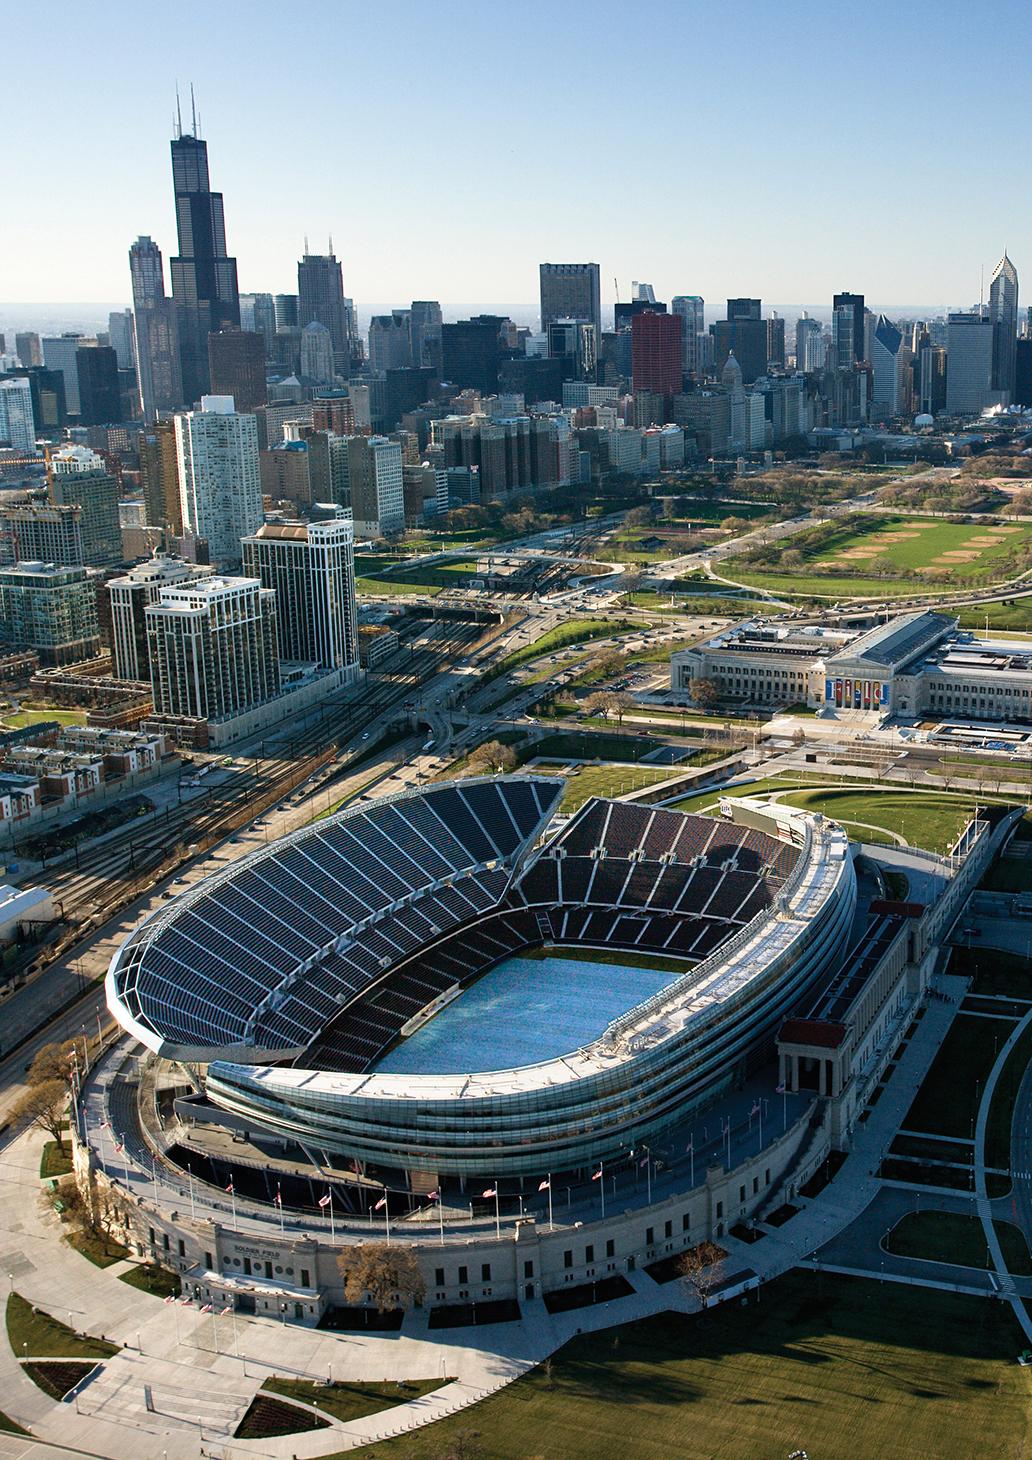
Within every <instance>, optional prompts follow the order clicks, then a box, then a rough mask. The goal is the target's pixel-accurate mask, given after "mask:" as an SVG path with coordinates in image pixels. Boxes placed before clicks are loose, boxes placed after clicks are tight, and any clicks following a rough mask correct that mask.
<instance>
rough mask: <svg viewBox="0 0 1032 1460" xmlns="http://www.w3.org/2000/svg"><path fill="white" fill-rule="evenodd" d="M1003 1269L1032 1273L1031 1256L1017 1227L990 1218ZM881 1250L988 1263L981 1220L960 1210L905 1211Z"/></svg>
mask: <svg viewBox="0 0 1032 1460" xmlns="http://www.w3.org/2000/svg"><path fill="white" fill-rule="evenodd" d="M993 1226H994V1228H995V1229H996V1235H997V1237H998V1238H999V1241H1000V1247H1001V1249H1002V1251H1003V1259H1004V1262H1005V1263H1006V1266H1007V1271H1008V1272H1010V1273H1013V1274H1014V1275H1015V1276H1016V1277H1028V1276H1029V1275H1030V1274H1032V1256H1030V1254H1029V1250H1028V1243H1027V1242H1026V1240H1025V1235H1024V1233H1023V1232H1022V1231H1021V1229H1020V1227H1015V1226H1014V1225H1013V1223H1011V1222H999V1221H994V1222H993ZM884 1245H885V1250H886V1251H887V1252H894V1253H895V1254H896V1255H897V1256H898V1257H916V1258H920V1259H922V1260H923V1261H925V1262H951V1263H956V1264H957V1265H958V1266H960V1267H977V1268H981V1269H982V1270H983V1271H985V1270H987V1269H988V1268H990V1267H991V1266H992V1263H991V1262H990V1261H989V1249H988V1247H987V1245H986V1240H985V1232H984V1230H983V1227H982V1223H981V1220H980V1219H979V1218H978V1217H976V1216H967V1215H965V1214H964V1213H961V1212H934V1211H933V1212H907V1213H906V1215H905V1216H903V1217H901V1218H900V1220H899V1221H898V1222H897V1223H896V1225H895V1226H894V1227H893V1228H892V1231H891V1232H889V1234H888V1236H887V1237H886V1239H885V1244H884Z"/></svg>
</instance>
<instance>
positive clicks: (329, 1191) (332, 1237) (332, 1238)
mask: <svg viewBox="0 0 1032 1460" xmlns="http://www.w3.org/2000/svg"><path fill="white" fill-rule="evenodd" d="M326 1193H327V1195H328V1196H329V1198H330V1200H329V1202H328V1203H327V1205H328V1206H329V1208H330V1241H331V1242H336V1240H337V1237H336V1233H335V1232H334V1230H333V1187H332V1186H328V1187H327V1188H326Z"/></svg>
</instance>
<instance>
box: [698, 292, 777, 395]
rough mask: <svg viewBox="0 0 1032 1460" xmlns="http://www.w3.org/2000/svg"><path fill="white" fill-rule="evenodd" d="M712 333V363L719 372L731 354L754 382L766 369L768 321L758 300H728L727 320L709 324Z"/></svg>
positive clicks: (748, 382)
mask: <svg viewBox="0 0 1032 1460" xmlns="http://www.w3.org/2000/svg"><path fill="white" fill-rule="evenodd" d="M710 334H711V335H712V336H713V364H714V368H715V369H716V370H717V371H718V372H720V371H722V370H723V368H724V365H725V364H726V362H727V358H728V356H729V355H734V357H735V360H736V362H737V364H738V366H739V368H740V369H741V372H742V379H743V381H744V382H745V384H746V385H751V384H752V382H753V381H754V380H756V379H757V378H758V377H759V376H761V375H764V374H766V371H767V360H768V354H767V344H768V330H767V321H766V320H765V319H764V318H763V316H762V313H761V301H760V300H759V299H729V300H728V301H727V319H718V320H717V321H716V322H715V323H714V324H711V325H710Z"/></svg>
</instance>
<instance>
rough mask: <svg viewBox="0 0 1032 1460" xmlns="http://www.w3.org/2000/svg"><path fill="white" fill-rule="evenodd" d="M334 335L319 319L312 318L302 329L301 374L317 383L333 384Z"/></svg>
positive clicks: (303, 377) (305, 378)
mask: <svg viewBox="0 0 1032 1460" xmlns="http://www.w3.org/2000/svg"><path fill="white" fill-rule="evenodd" d="M333 361H334V349H333V337H332V335H331V334H330V332H329V330H328V329H327V328H326V326H325V325H324V324H322V323H320V321H319V320H317V319H313V320H310V321H309V323H308V324H306V325H305V327H304V329H303V330H302V331H301V376H302V379H304V380H310V381H312V382H313V384H315V385H332V384H333Z"/></svg>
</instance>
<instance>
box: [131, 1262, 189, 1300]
mask: <svg viewBox="0 0 1032 1460" xmlns="http://www.w3.org/2000/svg"><path fill="white" fill-rule="evenodd" d="M118 1280H119V1282H121V1283H128V1284H129V1286H130V1287H131V1288H139V1290H140V1292H141V1293H153V1294H154V1296H155V1297H156V1298H167V1297H170V1296H171V1297H173V1298H178V1297H179V1294H180V1293H181V1292H182V1291H183V1285H182V1283H181V1282H180V1281H179V1274H178V1273H175V1272H172V1271H171V1270H170V1269H169V1268H167V1267H159V1266H158V1264H157V1263H155V1262H141V1263H139V1264H138V1265H137V1266H135V1267H131V1268H130V1269H129V1271H128V1272H121V1273H119V1275H118Z"/></svg>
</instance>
